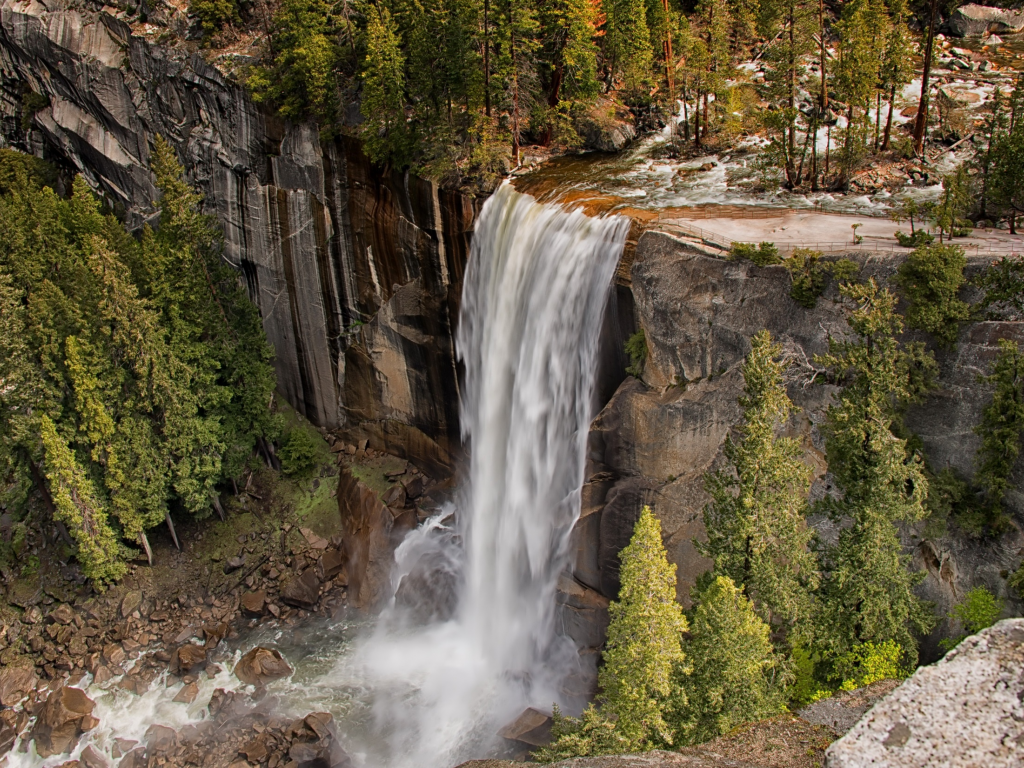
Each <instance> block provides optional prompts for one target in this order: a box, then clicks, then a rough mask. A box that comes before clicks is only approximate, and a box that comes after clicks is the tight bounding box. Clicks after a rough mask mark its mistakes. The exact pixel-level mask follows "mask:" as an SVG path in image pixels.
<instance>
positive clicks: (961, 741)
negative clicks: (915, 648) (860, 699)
mask: <svg viewBox="0 0 1024 768" xmlns="http://www.w3.org/2000/svg"><path fill="white" fill-rule="evenodd" d="M1022 754H1024V619H1007V620H1005V621H1001V622H999V623H998V624H996V625H995V626H992V627H989V628H988V629H985V630H982V631H981V632H979V633H978V634H976V635H973V636H971V637H969V638H967V639H966V640H964V641H963V642H962V643H960V645H958V646H957V647H956V648H955V649H953V650H952V651H950V652H949V653H948V654H946V656H945V658H943V659H942V660H941V661H939V662H937V663H936V664H933V665H930V666H926V667H920V668H919V669H918V670H917V671H916V672H915V673H914V674H913V676H911V677H910V678H909V679H908V680H906V681H904V682H903V683H902V684H901V685H900V686H899V687H898V688H897V689H896V690H895V691H893V692H892V693H891V694H889V695H888V696H886V697H885V698H884V699H882V700H881V701H880V702H879V703H878V704H876V705H875V706H874V707H873V708H872V709H871V710H870V711H869V712H868V713H867V714H866V715H865V716H864V717H863V718H862V719H861V721H860V722H859V723H857V724H856V725H855V726H854V727H853V728H852V729H851V730H850V732H849V733H847V734H846V735H845V736H844V737H843V738H841V739H840V740H839V741H837V742H835V743H834V744H833V745H832V746H831V747H829V748H828V751H827V752H826V753H825V756H826V766H827V767H828V768H867V766H882V765H884V766H886V767H887V768H911V766H913V767H914V768H918V766H940V765H941V766H943V768H973V766H985V768H1010V767H1011V766H1019V765H1020V764H1021V763H1020V759H1021V755H1022Z"/></svg>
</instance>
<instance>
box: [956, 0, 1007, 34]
mask: <svg viewBox="0 0 1024 768" xmlns="http://www.w3.org/2000/svg"><path fill="white" fill-rule="evenodd" d="M946 29H948V30H949V33H950V34H951V35H955V36H956V37H980V36H981V35H984V34H985V33H986V32H993V33H995V34H999V35H1005V34H1010V33H1014V32H1020V31H1021V30H1022V29H1024V13H1021V12H1020V11H1010V10H1006V9H1004V8H992V7H989V6H986V5H978V4H976V3H968V4H967V5H964V6H961V7H959V8H957V9H956V10H955V11H953V13H952V14H951V15H950V17H949V19H948V20H947V21H946Z"/></svg>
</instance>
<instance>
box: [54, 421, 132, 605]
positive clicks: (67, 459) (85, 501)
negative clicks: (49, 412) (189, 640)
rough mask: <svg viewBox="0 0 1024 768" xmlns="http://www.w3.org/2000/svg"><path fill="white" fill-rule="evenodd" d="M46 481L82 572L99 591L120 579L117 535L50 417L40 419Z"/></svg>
mask: <svg viewBox="0 0 1024 768" xmlns="http://www.w3.org/2000/svg"><path fill="white" fill-rule="evenodd" d="M39 428H40V435H41V437H42V441H43V455H44V462H45V467H46V479H47V480H48V481H49V489H50V496H51V498H52V499H53V506H54V510H55V511H54V515H55V516H56V518H57V519H58V520H60V521H61V522H62V523H64V525H65V526H66V527H67V529H68V530H69V531H70V532H71V535H72V536H74V538H75V541H76V542H77V544H78V560H79V562H80V563H81V565H82V572H83V573H84V574H85V576H86V578H88V579H91V580H92V582H93V584H94V585H95V586H96V587H97V588H98V589H103V587H104V586H105V585H106V584H108V583H112V582H114V581H117V580H118V579H120V578H121V577H122V576H123V575H124V573H125V570H126V569H125V565H124V563H123V562H122V561H121V559H120V557H119V555H120V553H119V552H118V543H117V535H116V534H115V533H114V531H113V529H112V528H111V527H110V524H109V522H108V520H107V512H106V510H105V509H104V508H103V504H102V501H101V499H100V497H99V495H98V493H97V491H96V489H95V487H94V486H93V483H92V481H91V480H90V479H89V477H88V476H87V475H86V472H85V470H84V469H83V468H82V467H81V465H80V464H79V463H78V461H77V460H76V459H75V455H74V454H73V453H72V452H71V449H70V448H69V447H68V444H67V443H66V442H65V441H64V439H63V438H61V437H60V436H59V435H58V434H57V429H56V427H55V426H54V425H53V422H52V421H50V419H49V418H47V417H46V416H43V417H42V418H41V419H40V420H39Z"/></svg>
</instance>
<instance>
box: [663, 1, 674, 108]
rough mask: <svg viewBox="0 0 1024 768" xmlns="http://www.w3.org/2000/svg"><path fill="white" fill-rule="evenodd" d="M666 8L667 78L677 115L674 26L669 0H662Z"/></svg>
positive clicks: (669, 96) (670, 97) (670, 101)
mask: <svg viewBox="0 0 1024 768" xmlns="http://www.w3.org/2000/svg"><path fill="white" fill-rule="evenodd" d="M661 2H662V4H663V5H664V6H665V78H666V79H667V80H668V101H669V104H672V112H673V113H675V111H676V107H675V104H674V103H673V102H674V101H675V96H676V76H675V72H674V71H673V70H674V69H675V62H674V59H675V57H674V56H673V55H672V25H671V22H670V19H671V17H670V15H669V10H668V0H661Z"/></svg>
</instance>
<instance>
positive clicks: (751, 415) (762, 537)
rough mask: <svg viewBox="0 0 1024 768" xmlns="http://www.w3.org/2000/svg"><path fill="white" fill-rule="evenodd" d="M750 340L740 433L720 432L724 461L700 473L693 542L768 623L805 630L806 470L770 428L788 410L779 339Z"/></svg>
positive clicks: (814, 581) (812, 583)
mask: <svg viewBox="0 0 1024 768" xmlns="http://www.w3.org/2000/svg"><path fill="white" fill-rule="evenodd" d="M751 345H752V349H751V352H750V354H749V355H748V356H747V360H746V363H745V364H744V366H743V380H744V392H745V396H744V397H742V398H740V405H742V406H743V408H744V415H743V423H742V425H741V426H740V427H739V429H738V431H739V434H740V440H739V441H738V442H735V443H734V442H733V441H732V440H731V438H729V439H727V440H726V444H725V448H724V449H723V452H724V454H725V457H726V459H727V460H728V461H729V464H730V467H729V469H728V470H726V471H718V472H714V473H711V474H709V475H708V476H707V480H706V489H707V491H708V493H709V494H710V495H711V502H710V503H709V504H708V505H707V506H706V507H705V508H704V527H705V530H706V531H707V535H708V541H707V543H706V544H703V545H700V549H701V553H702V554H704V555H705V556H706V557H710V558H712V559H713V560H714V562H715V568H714V571H715V573H717V574H720V575H723V576H728V577H730V578H731V579H732V580H733V582H734V583H736V584H739V585H741V586H742V587H744V588H745V590H746V593H747V594H748V595H749V596H750V598H751V599H752V600H753V601H754V604H755V606H756V607H757V611H758V614H759V615H760V616H761V617H762V618H763V619H765V620H766V621H767V622H768V623H769V624H770V625H773V626H775V627H778V628H780V629H782V630H783V631H786V632H790V633H795V634H797V635H801V634H802V635H804V637H805V638H807V637H808V636H809V631H808V630H809V626H807V624H808V622H809V621H810V619H811V612H812V598H811V595H812V592H813V590H814V589H815V588H816V587H817V585H818V572H817V563H816V561H815V557H814V555H813V553H812V552H811V551H810V549H809V544H810V542H811V539H812V536H813V531H812V529H811V528H809V527H808V526H807V524H806V523H805V521H804V515H805V514H806V511H807V496H808V494H809V492H810V482H811V473H810V469H809V467H808V466H807V465H806V464H804V463H803V461H802V460H801V459H802V455H803V452H802V450H801V447H800V444H799V442H798V441H797V440H795V439H793V438H790V437H776V435H775V431H776V429H778V428H779V427H780V426H781V425H783V424H785V422H786V420H787V418H788V417H789V414H790V412H791V411H792V410H793V404H792V402H791V401H790V399H789V397H788V396H787V395H786V390H785V387H784V386H783V383H782V374H783V372H784V370H785V364H784V363H783V362H781V361H779V360H778V357H779V355H780V353H781V351H782V350H781V347H780V346H779V345H777V344H773V343H772V339H771V335H770V334H769V333H768V331H761V332H760V333H758V334H757V335H755V336H754V337H753V339H751Z"/></svg>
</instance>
